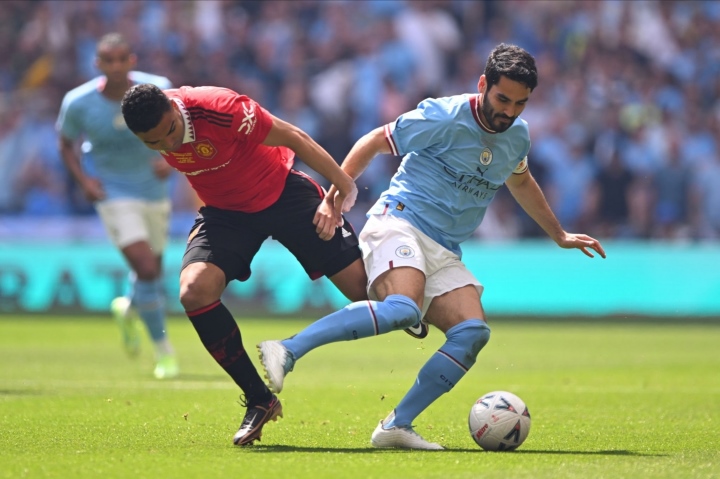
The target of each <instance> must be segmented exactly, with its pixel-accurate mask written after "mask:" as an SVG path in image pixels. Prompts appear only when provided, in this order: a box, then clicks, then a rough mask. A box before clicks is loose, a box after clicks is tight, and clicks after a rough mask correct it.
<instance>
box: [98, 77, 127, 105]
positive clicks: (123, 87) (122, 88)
mask: <svg viewBox="0 0 720 479" xmlns="http://www.w3.org/2000/svg"><path fill="white" fill-rule="evenodd" d="M131 86H132V84H131V82H130V80H124V81H122V82H119V83H113V82H110V81H107V80H106V82H105V85H103V86H102V87H101V88H100V93H102V94H103V96H104V97H106V98H108V99H109V100H117V101H120V100H122V98H123V96H124V95H125V92H126V91H127V90H128V88H130V87H131Z"/></svg>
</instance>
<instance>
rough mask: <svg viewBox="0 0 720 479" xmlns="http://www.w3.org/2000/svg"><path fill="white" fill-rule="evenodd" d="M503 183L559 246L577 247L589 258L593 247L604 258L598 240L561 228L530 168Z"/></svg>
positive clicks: (603, 252) (603, 251)
mask: <svg viewBox="0 0 720 479" xmlns="http://www.w3.org/2000/svg"><path fill="white" fill-rule="evenodd" d="M505 184H506V185H507V187H508V189H510V193H512V195H513V197H514V198H515V200H516V201H517V202H518V204H520V206H522V208H523V209H524V210H525V212H526V213H527V214H528V215H530V217H531V218H532V219H533V220H535V222H536V223H537V224H538V225H540V227H541V228H542V229H543V230H544V231H545V232H546V233H547V234H548V236H550V238H552V240H553V241H555V243H557V244H558V246H560V247H561V248H578V249H579V250H580V251H582V252H583V253H585V254H586V255H587V256H589V257H591V258H593V257H594V255H593V254H592V253H591V252H590V251H589V249H593V250H595V251H596V252H597V253H598V254H599V255H600V256H602V257H603V258H605V250H604V249H603V247H602V245H601V244H600V242H599V241H598V240H596V239H595V238H591V237H590V236H587V235H584V234H575V233H568V232H567V231H565V230H564V229H563V228H562V226H561V225H560V222H559V221H558V219H557V218H556V217H555V214H554V213H553V212H552V209H551V208H550V205H549V204H548V202H547V200H546V199H545V195H544V194H543V192H542V190H541V189H540V185H538V184H537V181H535V178H533V176H532V175H531V174H530V170H525V172H523V173H521V174H515V175H512V176H511V177H510V178H508V179H507V181H506V182H505Z"/></svg>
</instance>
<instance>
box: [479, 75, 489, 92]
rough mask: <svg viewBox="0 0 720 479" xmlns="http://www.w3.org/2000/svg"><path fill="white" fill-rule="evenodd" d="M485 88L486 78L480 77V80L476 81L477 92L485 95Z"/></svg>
mask: <svg viewBox="0 0 720 479" xmlns="http://www.w3.org/2000/svg"><path fill="white" fill-rule="evenodd" d="M486 88H487V78H485V75H484V74H483V75H480V80H478V92H480V93H482V94H485V89H486Z"/></svg>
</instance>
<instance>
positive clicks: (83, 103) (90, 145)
mask: <svg viewBox="0 0 720 479" xmlns="http://www.w3.org/2000/svg"><path fill="white" fill-rule="evenodd" d="M129 78H130V80H131V81H132V82H133V83H134V84H138V83H153V84H155V85H157V86H158V87H159V88H161V89H167V88H171V87H172V84H171V83H170V80H168V79H167V78H165V77H161V76H157V75H151V74H149V73H143V72H130V74H129ZM104 81H105V77H104V76H99V77H97V78H94V79H92V80H90V81H88V82H87V83H84V84H82V85H80V86H78V87H77V88H74V89H72V90H70V91H69V92H68V93H67V94H66V95H65V98H63V102H62V106H61V107H60V115H59V116H58V120H57V124H56V128H57V130H58V132H59V133H60V134H61V135H62V136H64V137H66V138H70V139H72V140H77V139H79V138H83V139H84V140H85V143H84V145H83V151H84V153H86V154H85V155H84V156H83V161H84V162H85V163H87V164H86V166H85V168H86V169H87V171H88V172H90V173H91V174H92V175H94V176H96V177H97V178H98V179H99V180H100V181H102V183H103V187H104V188H105V193H106V195H107V199H117V198H136V199H144V200H150V201H153V200H160V199H164V198H166V197H167V196H168V185H167V180H161V179H159V178H158V177H157V176H155V174H154V173H153V169H152V160H154V159H157V158H159V155H158V153H157V152H155V151H152V150H150V149H149V148H148V147H146V146H145V145H144V144H143V143H142V142H141V141H140V140H139V139H138V138H137V137H136V136H135V135H134V134H133V133H132V132H131V131H130V130H129V129H128V127H127V125H125V120H124V119H123V116H122V112H121V111H120V102H119V101H112V100H109V99H108V98H107V97H105V96H104V95H103V94H102V93H101V92H100V90H99V86H100V85H101V84H102V82H104ZM87 150H89V151H87Z"/></svg>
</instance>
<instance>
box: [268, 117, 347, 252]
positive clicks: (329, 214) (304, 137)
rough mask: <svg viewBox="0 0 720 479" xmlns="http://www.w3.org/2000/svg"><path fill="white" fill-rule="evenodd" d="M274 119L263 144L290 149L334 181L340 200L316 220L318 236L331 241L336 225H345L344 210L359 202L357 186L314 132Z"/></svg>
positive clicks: (320, 212) (327, 205) (324, 207)
mask: <svg viewBox="0 0 720 479" xmlns="http://www.w3.org/2000/svg"><path fill="white" fill-rule="evenodd" d="M272 122H273V124H272V128H271V129H270V132H269V133H268V135H267V137H266V138H265V140H264V141H263V144H264V145H267V146H285V147H287V148H290V149H291V150H293V151H294V152H295V154H296V155H297V156H299V157H300V158H301V159H302V160H303V161H304V162H305V163H306V164H307V165H308V166H309V167H310V168H312V169H313V170H315V171H317V172H318V173H320V174H321V175H322V176H323V177H325V178H326V179H327V180H328V181H330V183H331V184H332V188H333V189H334V190H335V191H338V200H339V201H337V203H336V205H333V203H332V202H327V203H326V202H323V204H321V205H320V206H319V207H318V211H317V213H316V214H315V218H314V220H313V224H315V226H316V227H317V232H318V235H320V237H321V238H322V239H324V240H329V239H330V238H332V237H333V235H334V234H335V228H336V227H338V226H342V221H343V220H342V212H343V211H348V210H349V209H350V208H352V206H353V205H354V204H355V199H356V198H357V186H355V182H354V181H353V179H352V178H351V177H350V176H348V175H347V174H346V173H345V172H344V171H343V170H342V169H341V168H340V166H339V165H338V164H337V162H335V160H334V159H333V158H332V156H330V154H329V153H328V152H327V151H325V149H324V148H323V147H322V146H320V145H319V144H318V143H317V142H316V141H315V140H313V139H312V138H311V137H310V135H308V134H307V133H305V132H304V131H302V130H301V129H300V128H298V127H296V126H294V125H291V124H290V123H288V122H286V121H283V120H281V119H279V118H277V117H274V116H273V117H272Z"/></svg>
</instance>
